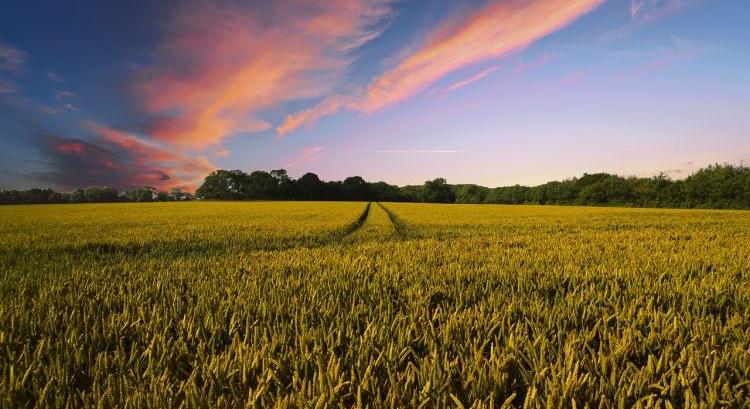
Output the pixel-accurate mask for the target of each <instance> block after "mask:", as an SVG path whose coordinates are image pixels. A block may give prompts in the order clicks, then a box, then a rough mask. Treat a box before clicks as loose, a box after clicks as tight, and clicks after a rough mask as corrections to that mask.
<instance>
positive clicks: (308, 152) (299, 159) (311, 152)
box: [284, 146, 323, 169]
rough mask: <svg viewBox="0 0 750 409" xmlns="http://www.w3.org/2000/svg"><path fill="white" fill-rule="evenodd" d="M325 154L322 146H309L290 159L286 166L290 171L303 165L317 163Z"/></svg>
mask: <svg viewBox="0 0 750 409" xmlns="http://www.w3.org/2000/svg"><path fill="white" fill-rule="evenodd" d="M322 153H323V147H322V146H308V147H306V148H305V149H303V150H302V151H301V152H300V153H298V154H296V155H294V156H293V157H292V158H290V159H289V160H288V161H287V162H286V163H284V166H286V167H287V168H290V169H296V168H299V167H300V166H303V165H309V164H312V163H315V162H316V161H317V160H318V159H319V158H320V156H321V154H322Z"/></svg>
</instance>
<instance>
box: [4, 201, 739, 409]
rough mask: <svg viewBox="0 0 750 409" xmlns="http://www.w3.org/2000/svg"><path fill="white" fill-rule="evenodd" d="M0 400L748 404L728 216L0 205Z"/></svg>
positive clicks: (49, 403) (433, 208) (151, 404)
mask: <svg viewBox="0 0 750 409" xmlns="http://www.w3.org/2000/svg"><path fill="white" fill-rule="evenodd" d="M0 268H2V275H0V295H1V296H2V297H1V298H0V405H2V406H3V407H8V408H18V407H29V406H30V407H33V406H39V407H55V408H58V407H82V406H85V407H98V406H101V407H118V408H119V407H138V408H158V407H237V408H238V407H259V408H266V407H289V408H308V407H309V408H323V407H346V408H350V407H357V408H364V407H370V408H380V407H392V408H395V407H422V408H442V407H463V408H472V407H473V408H490V407H497V408H500V407H531V408H548V407H550V408H558V407H565V408H570V407H575V408H583V407H586V406H588V407H591V408H595V407H604V408H628V407H662V408H670V407H672V408H682V407H691V408H692V407H706V408H716V407H748V406H749V405H750V318H749V317H750V212H740V211H697V210H643V209H616V208H585V207H554V206H546V207H541V206H494V205H482V206H477V205H429V204H396V203H390V204H383V205H380V204H378V203H372V204H369V205H366V204H365V203H299V202H297V203H291V202H290V203H282V202H259V203H217V202H191V203H163V204H103V205H59V206H56V205H49V206H47V205H45V206H23V207H13V206H6V207H0Z"/></svg>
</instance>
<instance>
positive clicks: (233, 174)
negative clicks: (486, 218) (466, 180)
mask: <svg viewBox="0 0 750 409" xmlns="http://www.w3.org/2000/svg"><path fill="white" fill-rule="evenodd" d="M194 198H196V199H211V200H334V201H335V200H350V201H382V202H426V203H495V204H558V205H595V206H634V207H671V208H717V209H718V208H724V209H750V168H749V167H747V166H735V165H728V164H724V165H718V164H717V165H711V166H708V167H706V168H703V169H701V170H699V171H697V172H696V173H694V174H692V175H690V176H688V177H687V178H685V179H683V180H673V179H671V178H670V177H669V176H668V175H665V174H661V175H658V176H654V177H650V178H640V177H621V176H617V175H612V174H608V173H595V174H584V175H583V176H581V177H580V178H572V179H566V180H563V181H555V182H548V183H545V184H543V185H539V186H533V187H529V186H520V185H515V186H505V187H497V188H488V187H484V186H478V185H450V184H448V183H447V182H446V180H445V179H442V178H437V179H434V180H430V181H427V182H425V183H424V184H423V185H417V186H403V187H399V186H396V185H391V184H388V183H386V182H367V181H365V180H364V179H363V178H361V177H359V176H352V177H348V178H346V179H344V180H343V181H328V182H325V181H322V180H321V179H320V178H319V177H318V176H317V175H316V174H314V173H306V174H304V175H302V176H301V177H300V178H298V179H293V178H291V177H289V175H288V174H287V172H286V171H285V170H283V169H280V170H272V171H271V172H265V171H260V170H257V171H254V172H251V173H246V172H243V171H241V170H217V171H214V172H212V173H211V174H209V175H208V176H206V178H205V179H204V181H203V184H202V185H201V186H200V187H199V188H198V189H197V190H196V191H195V195H194V196H193V195H190V194H189V193H185V192H183V191H181V190H179V189H174V190H173V191H171V192H168V193H167V192H158V191H157V190H156V189H154V188H152V187H148V186H146V187H139V188H135V189H130V190H127V191H126V192H125V193H124V194H122V195H118V193H117V191H116V190H114V189H112V188H99V187H90V188H86V189H76V190H74V191H73V192H71V193H57V192H54V191H52V190H50V189H31V190H26V191H20V192H19V191H15V190H12V191H2V192H0V203H3V204H21V203H95V202H120V201H136V202H139V201H158V200H162V201H169V200H191V199H194Z"/></svg>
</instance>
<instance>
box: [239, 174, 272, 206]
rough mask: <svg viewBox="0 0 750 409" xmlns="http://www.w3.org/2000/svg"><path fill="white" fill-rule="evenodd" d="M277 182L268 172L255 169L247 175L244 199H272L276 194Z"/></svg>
mask: <svg viewBox="0 0 750 409" xmlns="http://www.w3.org/2000/svg"><path fill="white" fill-rule="evenodd" d="M278 188H279V186H278V183H277V180H276V178H274V177H273V176H272V175H271V174H270V173H268V172H264V171H262V170H256V171H254V172H252V173H251V174H250V175H249V176H248V177H247V191H246V192H245V197H244V198H245V199H254V200H258V199H263V200H268V199H273V198H274V197H276V196H277V192H278Z"/></svg>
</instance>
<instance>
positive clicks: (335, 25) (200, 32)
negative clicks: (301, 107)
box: [137, 0, 391, 148]
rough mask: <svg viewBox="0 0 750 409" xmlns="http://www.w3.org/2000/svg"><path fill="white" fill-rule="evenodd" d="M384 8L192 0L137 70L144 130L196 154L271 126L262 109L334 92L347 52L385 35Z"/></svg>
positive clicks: (350, 2)
mask: <svg viewBox="0 0 750 409" xmlns="http://www.w3.org/2000/svg"><path fill="white" fill-rule="evenodd" d="M388 3H389V2H388V1H386V0H333V1H325V2H319V1H315V0H280V1H275V2H266V3H265V4H263V3H256V4H253V5H252V7H254V8H255V9H253V10H248V9H247V7H240V5H239V4H235V3H230V2H225V3H218V2H201V3H190V6H185V7H184V8H183V9H182V10H180V11H179V12H177V13H176V15H175V18H174V20H173V21H172V22H171V23H170V24H169V26H168V27H169V33H170V34H169V35H168V36H167V38H166V39H165V40H164V42H163V43H162V44H161V45H160V46H159V47H158V48H157V49H156V50H155V53H154V55H155V58H154V62H153V64H151V65H150V66H148V67H146V68H144V69H143V70H142V72H140V77H139V84H138V86H137V93H138V95H139V97H140V100H141V101H143V108H144V109H145V110H146V111H147V112H149V113H150V114H152V115H154V116H155V117H156V119H155V120H154V122H153V124H152V127H151V129H150V130H149V133H150V134H151V135H152V136H153V137H155V138H157V139H159V140H162V141H166V142H169V143H171V144H174V145H177V146H181V147H186V148H201V147H206V146H210V145H214V144H216V143H218V142H220V141H221V140H223V139H224V138H226V137H227V136H228V135H230V134H233V133H238V132H257V131H262V130H265V129H268V128H269V127H270V124H268V123H267V122H265V121H264V120H262V119H261V118H260V117H259V114H260V112H261V111H263V110H265V109H268V108H271V107H273V106H276V105H278V104H280V103H283V102H286V101H291V100H296V99H305V98H314V97H319V96H322V95H325V94H327V93H329V92H331V89H332V87H333V85H334V84H335V83H336V81H337V79H338V78H339V77H340V75H341V74H342V73H343V72H344V71H345V70H346V68H347V66H348V65H349V63H350V61H351V58H352V57H351V52H352V50H354V49H356V48H357V47H359V46H361V45H362V44H364V43H365V42H367V41H369V40H371V39H372V38H374V37H376V36H377V35H378V34H379V33H380V32H381V31H382V24H380V25H379V24H377V23H378V22H380V21H381V20H382V19H384V18H386V17H387V16H388V15H390V13H391V10H390V7H389V4H388ZM245 6H246V4H245ZM252 7H251V8H252ZM376 27H379V28H376Z"/></svg>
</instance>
